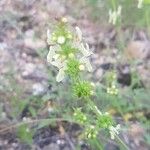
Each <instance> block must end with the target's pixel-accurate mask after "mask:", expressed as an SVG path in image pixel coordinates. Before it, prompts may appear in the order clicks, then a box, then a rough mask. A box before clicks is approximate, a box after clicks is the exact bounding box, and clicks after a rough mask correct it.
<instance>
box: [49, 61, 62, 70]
mask: <svg viewBox="0 0 150 150" xmlns="http://www.w3.org/2000/svg"><path fill="white" fill-rule="evenodd" d="M51 64H52V65H53V66H55V67H57V68H58V69H60V68H61V67H62V65H63V64H62V62H61V60H60V59H57V60H55V61H52V62H51Z"/></svg>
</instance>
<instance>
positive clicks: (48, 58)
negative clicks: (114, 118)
mask: <svg viewBox="0 0 150 150" xmlns="http://www.w3.org/2000/svg"><path fill="white" fill-rule="evenodd" d="M54 55H55V50H54V49H51V48H50V50H49V52H48V54H47V62H49V63H51V62H52V58H53V56H54Z"/></svg>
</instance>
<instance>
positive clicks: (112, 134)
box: [109, 124, 120, 140]
mask: <svg viewBox="0 0 150 150" xmlns="http://www.w3.org/2000/svg"><path fill="white" fill-rule="evenodd" d="M119 130H120V124H118V125H117V126H116V127H113V126H110V127H109V133H110V137H111V139H112V140H114V139H115V136H116V135H118V134H119Z"/></svg>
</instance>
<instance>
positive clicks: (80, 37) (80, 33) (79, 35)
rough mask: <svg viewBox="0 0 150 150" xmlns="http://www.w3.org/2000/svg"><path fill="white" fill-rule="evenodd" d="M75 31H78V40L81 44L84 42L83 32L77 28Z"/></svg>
mask: <svg viewBox="0 0 150 150" xmlns="http://www.w3.org/2000/svg"><path fill="white" fill-rule="evenodd" d="M75 29H76V33H77V37H78V40H79V42H81V41H82V31H81V30H80V28H79V27H76V28H75Z"/></svg>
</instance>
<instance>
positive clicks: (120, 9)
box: [117, 5, 122, 17]
mask: <svg viewBox="0 0 150 150" xmlns="http://www.w3.org/2000/svg"><path fill="white" fill-rule="evenodd" d="M121 11H122V6H121V5H119V6H118V9H117V16H118V17H119V16H121Z"/></svg>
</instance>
